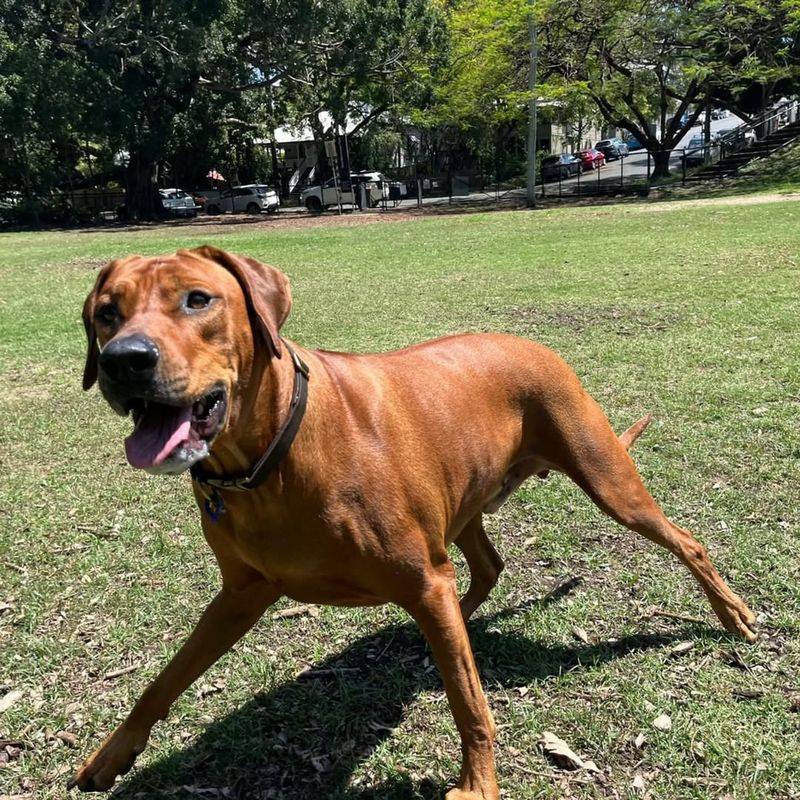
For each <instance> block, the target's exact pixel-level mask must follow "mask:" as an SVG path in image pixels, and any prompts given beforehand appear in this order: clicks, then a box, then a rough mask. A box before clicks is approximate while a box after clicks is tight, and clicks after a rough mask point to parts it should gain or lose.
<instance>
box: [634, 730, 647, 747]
mask: <svg viewBox="0 0 800 800" xmlns="http://www.w3.org/2000/svg"><path fill="white" fill-rule="evenodd" d="M646 741H647V739H645V737H644V734H643V733H640V734H639V735H638V736H637V737H636V738H635V739H634V740H633V744H634V745H635V747H636V749H637V750H641V749H642V748H643V747H644V743H645V742H646Z"/></svg>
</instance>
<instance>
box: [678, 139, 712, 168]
mask: <svg viewBox="0 0 800 800" xmlns="http://www.w3.org/2000/svg"><path fill="white" fill-rule="evenodd" d="M707 150H708V148H707V147H706V146H705V139H704V138H703V137H702V136H692V138H691V139H690V140H689V145H688V146H687V148H686V150H685V151H684V153H683V160H684V163H685V164H686V166H687V167H699V166H700V165H701V164H705V163H706V151H707Z"/></svg>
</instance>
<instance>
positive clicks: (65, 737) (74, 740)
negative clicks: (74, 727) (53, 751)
mask: <svg viewBox="0 0 800 800" xmlns="http://www.w3.org/2000/svg"><path fill="white" fill-rule="evenodd" d="M56 739H61V741H62V742H64V744H65V745H67V746H68V747H75V746H76V745H77V744H78V737H77V736H76V735H75V734H74V733H70V732H69V731H59V732H58V733H57V734H56Z"/></svg>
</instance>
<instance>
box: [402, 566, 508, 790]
mask: <svg viewBox="0 0 800 800" xmlns="http://www.w3.org/2000/svg"><path fill="white" fill-rule="evenodd" d="M428 578H429V580H428V581H427V582H426V588H425V590H424V591H423V592H422V595H421V597H419V598H418V599H417V600H416V601H415V602H414V603H413V604H409V606H408V611H409V613H411V615H412V616H413V617H414V619H415V620H416V621H417V624H418V625H419V626H420V628H421V629H422V632H423V634H424V635H425V638H426V639H427V640H428V644H429V645H430V647H431V650H432V651H433V657H434V658H435V660H436V665H437V666H438V668H439V672H440V673H441V675H442V679H443V681H444V688H445V691H446V692H447V699H448V701H449V703H450V708H451V710H452V712H453V716H454V717H455V721H456V726H457V727H458V732H459V734H460V736H461V752H462V757H463V761H462V765H461V777H460V779H459V782H458V788H456V789H452V790H451V791H449V792H448V793H447V797H446V800H497V798H498V797H499V793H498V790H497V779H496V776H495V767H494V735H495V727H494V720H493V719H492V713H491V711H490V710H489V706H488V704H487V702H486V697H485V696H484V694H483V689H482V688H481V682H480V678H479V676H478V670H477V668H476V666H475V659H474V657H473V655H472V647H471V645H470V642H469V638H468V637H467V629H466V627H465V625H464V619H463V617H462V615H461V608H460V606H459V602H458V594H457V593H456V585H455V575H454V573H453V568H452V566H451V565H449V564H448V566H447V568H445V569H442V570H439V571H436V572H434V573H433V574H432V575H429V576H428Z"/></svg>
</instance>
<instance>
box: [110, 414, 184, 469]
mask: <svg viewBox="0 0 800 800" xmlns="http://www.w3.org/2000/svg"><path fill="white" fill-rule="evenodd" d="M191 421H192V408H191V406H189V407H188V408H175V407H173V406H163V405H151V406H150V408H148V409H147V413H146V414H145V415H144V417H143V418H142V419H141V420H139V424H138V425H137V426H136V429H135V430H134V432H133V433H132V434H131V435H130V436H129V437H128V438H127V439H126V440H125V455H126V456H127V457H128V463H129V464H130V465H131V466H132V467H138V468H139V469H142V468H144V467H155V466H157V465H158V464H160V463H161V462H162V461H163V460H164V459H165V458H166V457H167V456H168V455H169V454H170V453H171V452H172V451H173V450H174V449H175V448H176V447H177V446H178V445H179V444H182V443H183V442H186V441H188V440H189V434H190V430H191Z"/></svg>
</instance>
